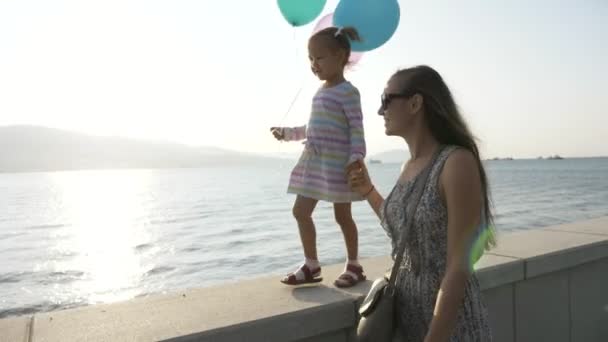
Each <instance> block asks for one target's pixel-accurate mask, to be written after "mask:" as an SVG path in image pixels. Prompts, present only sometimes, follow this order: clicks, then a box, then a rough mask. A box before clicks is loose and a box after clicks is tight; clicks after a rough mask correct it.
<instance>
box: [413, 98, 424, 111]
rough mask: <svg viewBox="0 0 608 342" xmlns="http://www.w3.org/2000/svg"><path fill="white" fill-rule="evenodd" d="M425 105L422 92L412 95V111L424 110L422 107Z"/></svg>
mask: <svg viewBox="0 0 608 342" xmlns="http://www.w3.org/2000/svg"><path fill="white" fill-rule="evenodd" d="M423 105H424V97H422V95H420V94H415V95H414V96H412V98H411V100H410V106H411V107H410V109H411V110H412V113H418V112H419V111H421V110H422V107H423Z"/></svg>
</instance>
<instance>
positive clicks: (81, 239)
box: [0, 158, 608, 318]
mask: <svg viewBox="0 0 608 342" xmlns="http://www.w3.org/2000/svg"><path fill="white" fill-rule="evenodd" d="M294 163H295V162H294V161H293V160H280V161H274V162H268V163H259V164H255V165H253V164H252V165H246V166H245V165H231V166H222V165H216V166H211V167H205V168H196V169H195V168H192V169H154V170H147V169H146V170H143V169H134V170H89V171H62V172H36V173H4V174H0V318H4V317H9V316H19V315H26V314H32V313H38V312H47V311H53V310H59V309H66V308H72V307H78V306H84V305H91V304H97V303H111V302H116V301H123V300H128V299H131V298H135V297H142V296H148V295H151V294H158V293H171V292H176V291H182V290H186V289H190V288H199V287H208V286H216V285H218V284H222V283H227V282H236V281H239V280H243V279H248V278H252V277H258V276H262V275H277V281H278V280H279V277H280V275H282V274H284V273H286V272H288V271H291V270H293V269H294V268H295V267H296V266H297V265H298V264H299V263H300V262H301V261H302V259H303V255H302V251H301V247H300V241H299V237H298V231H297V227H296V224H295V221H294V219H293V217H292V214H291V207H292V205H293V201H294V199H295V198H294V196H293V195H289V194H287V193H286V189H287V181H288V178H289V173H290V171H291V168H292V167H293V164H294ZM485 163H486V168H487V172H488V177H489V181H490V186H491V191H492V198H493V202H494V210H495V215H496V228H497V230H498V232H499V234H505V233H508V232H512V231H519V230H529V229H539V228H541V227H546V226H551V225H556V224H561V223H567V222H574V221H580V220H585V219H590V218H595V217H600V216H606V215H608V158H567V159H563V160H546V159H545V160H536V159H530V160H493V161H487V162H485ZM369 169H370V174H371V176H372V178H373V180H374V183H375V184H376V187H377V188H378V189H379V190H380V192H381V193H383V194H385V195H386V194H388V192H389V191H390V190H391V188H392V186H393V185H394V184H395V182H396V179H397V176H398V174H399V171H400V164H396V163H380V164H371V165H369ZM353 216H354V219H355V222H356V223H357V225H358V228H359V234H360V237H359V241H360V258H366V257H373V256H380V255H387V254H388V253H389V250H390V245H389V241H388V238H387V237H386V235H385V233H384V231H383V230H382V228H381V227H380V225H379V222H378V219H377V218H376V216H375V215H374V213H373V211H372V210H371V208H370V207H369V206H368V205H367V203H364V202H358V203H355V204H353ZM313 218H314V220H315V223H316V227H317V240H318V250H319V258H320V261H321V262H322V264H334V263H341V262H343V261H344V259H345V247H344V242H343V239H342V234H341V232H340V229H339V227H338V226H337V224H336V223H335V221H334V217H333V209H332V206H331V204H328V203H320V204H319V205H318V207H317V209H316V211H315V212H314V214H313Z"/></svg>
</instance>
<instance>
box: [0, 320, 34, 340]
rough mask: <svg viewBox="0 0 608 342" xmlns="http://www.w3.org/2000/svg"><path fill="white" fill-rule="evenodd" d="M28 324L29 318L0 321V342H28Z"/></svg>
mask: <svg viewBox="0 0 608 342" xmlns="http://www.w3.org/2000/svg"><path fill="white" fill-rule="evenodd" d="M30 322H31V318H29V317H15V318H5V319H0V342H28V341H29V337H30Z"/></svg>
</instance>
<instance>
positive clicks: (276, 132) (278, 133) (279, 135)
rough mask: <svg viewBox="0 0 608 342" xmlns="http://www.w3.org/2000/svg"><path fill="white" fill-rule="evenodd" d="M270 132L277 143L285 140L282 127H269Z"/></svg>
mask: <svg viewBox="0 0 608 342" xmlns="http://www.w3.org/2000/svg"><path fill="white" fill-rule="evenodd" d="M270 132H272V135H273V136H274V138H275V139H277V140H278V141H282V140H285V134H284V132H283V127H270Z"/></svg>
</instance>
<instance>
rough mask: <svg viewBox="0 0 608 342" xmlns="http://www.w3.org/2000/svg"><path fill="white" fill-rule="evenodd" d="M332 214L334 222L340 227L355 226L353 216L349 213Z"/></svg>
mask: <svg viewBox="0 0 608 342" xmlns="http://www.w3.org/2000/svg"><path fill="white" fill-rule="evenodd" d="M334 216H335V219H336V223H338V225H339V226H340V227H342V228H349V227H353V226H355V221H354V220H353V217H352V216H351V215H350V213H349V214H348V215H346V214H343V213H335V215H334Z"/></svg>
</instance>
